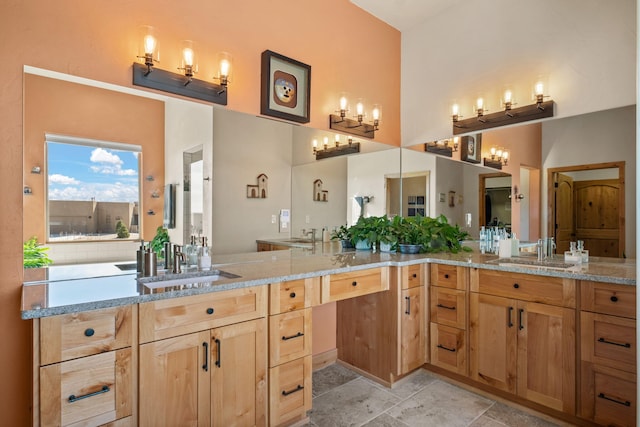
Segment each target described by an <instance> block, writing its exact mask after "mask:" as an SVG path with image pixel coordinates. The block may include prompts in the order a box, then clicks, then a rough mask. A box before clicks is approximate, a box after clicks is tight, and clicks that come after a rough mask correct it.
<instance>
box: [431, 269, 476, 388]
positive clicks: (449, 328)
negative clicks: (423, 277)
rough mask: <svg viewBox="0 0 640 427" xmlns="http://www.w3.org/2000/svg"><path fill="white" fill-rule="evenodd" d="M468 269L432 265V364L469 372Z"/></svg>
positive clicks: (454, 370)
mask: <svg viewBox="0 0 640 427" xmlns="http://www.w3.org/2000/svg"><path fill="white" fill-rule="evenodd" d="M468 277H469V269H468V268H465V267H458V266H453V265H446V264H432V265H431V282H430V293H431V304H430V316H429V318H430V321H431V323H430V330H431V345H430V350H431V351H430V353H431V364H432V365H435V366H438V367H440V368H444V369H447V370H449V371H452V372H455V373H457V374H460V375H465V376H466V375H468V369H469V368H468V366H469V365H468V361H467V352H468V350H467V348H468V346H467V341H468V337H467V307H468V303H467V298H468V290H467V289H468Z"/></svg>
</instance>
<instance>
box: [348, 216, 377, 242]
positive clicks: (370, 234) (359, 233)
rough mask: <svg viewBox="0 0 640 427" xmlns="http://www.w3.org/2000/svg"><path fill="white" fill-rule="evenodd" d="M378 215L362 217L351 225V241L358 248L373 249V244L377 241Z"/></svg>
mask: <svg viewBox="0 0 640 427" xmlns="http://www.w3.org/2000/svg"><path fill="white" fill-rule="evenodd" d="M375 224H376V217H368V218H365V217H360V218H358V221H357V222H356V223H355V224H354V225H352V226H351V227H349V234H350V235H351V242H352V243H353V244H354V245H355V247H356V249H360V250H366V249H371V245H372V244H373V243H375V242H376V239H377V236H378V235H377V233H376V225H375Z"/></svg>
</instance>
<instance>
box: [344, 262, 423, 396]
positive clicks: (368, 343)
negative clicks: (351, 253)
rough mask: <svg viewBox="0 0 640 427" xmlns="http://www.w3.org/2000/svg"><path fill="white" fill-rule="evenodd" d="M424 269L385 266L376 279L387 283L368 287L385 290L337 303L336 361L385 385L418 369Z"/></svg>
mask: <svg viewBox="0 0 640 427" xmlns="http://www.w3.org/2000/svg"><path fill="white" fill-rule="evenodd" d="M427 271H428V265H427V264H418V265H410V266H403V267H390V269H389V273H388V275H386V276H385V275H383V276H381V279H378V280H385V278H386V277H388V283H387V284H386V285H385V284H378V285H375V286H374V285H372V287H377V288H378V289H387V288H388V291H387V292H377V293H373V294H369V295H364V296H359V297H355V298H349V299H344V300H340V301H338V305H337V323H338V334H337V347H338V359H339V360H341V361H342V362H344V363H346V364H348V365H350V366H352V367H354V368H356V369H357V370H359V371H361V372H362V373H364V374H366V375H369V376H370V377H373V378H375V379H377V380H378V381H379V382H381V383H383V384H386V385H391V384H392V383H393V382H394V381H396V380H397V379H398V378H399V377H401V376H403V375H405V374H407V373H409V372H411V371H412V370H414V369H416V368H418V367H420V366H422V365H423V364H424V363H425V362H426V342H427V331H426V328H425V321H426V313H425V308H426V296H427V295H426V292H425V286H424V284H425V283H426V280H425V277H426V274H427ZM331 283H335V282H334V280H333V278H332V281H331ZM347 283H349V282H348V281H347Z"/></svg>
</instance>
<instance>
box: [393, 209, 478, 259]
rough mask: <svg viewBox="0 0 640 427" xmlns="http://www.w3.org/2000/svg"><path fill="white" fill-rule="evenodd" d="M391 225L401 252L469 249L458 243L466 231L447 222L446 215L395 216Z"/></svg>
mask: <svg viewBox="0 0 640 427" xmlns="http://www.w3.org/2000/svg"><path fill="white" fill-rule="evenodd" d="M392 226H393V228H394V229H395V232H396V234H397V236H398V247H399V249H400V252H402V253H418V252H429V253H435V252H452V253H457V252H459V251H460V250H464V251H470V250H471V249H470V248H468V247H463V246H462V244H461V243H460V242H461V241H462V240H464V239H466V238H467V237H468V233H467V232H466V231H463V230H461V229H460V227H459V226H458V225H451V224H449V222H448V220H447V217H445V216H444V215H440V216H438V217H436V218H430V217H422V216H415V217H405V218H401V217H396V218H394V220H393V222H392Z"/></svg>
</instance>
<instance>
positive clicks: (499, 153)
mask: <svg viewBox="0 0 640 427" xmlns="http://www.w3.org/2000/svg"><path fill="white" fill-rule="evenodd" d="M496 156H498V158H500V159H501V158H502V149H501V148H498V149H497V150H496Z"/></svg>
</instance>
